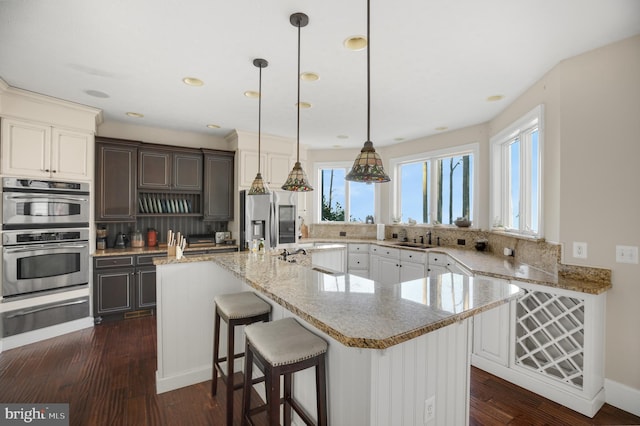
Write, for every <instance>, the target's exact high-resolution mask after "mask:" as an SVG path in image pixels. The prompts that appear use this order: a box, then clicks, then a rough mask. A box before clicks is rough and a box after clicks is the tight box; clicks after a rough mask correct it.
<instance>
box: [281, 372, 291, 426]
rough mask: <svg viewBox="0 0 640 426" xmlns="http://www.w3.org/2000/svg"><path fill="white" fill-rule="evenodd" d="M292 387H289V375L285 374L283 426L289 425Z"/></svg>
mask: <svg viewBox="0 0 640 426" xmlns="http://www.w3.org/2000/svg"><path fill="white" fill-rule="evenodd" d="M292 392H293V390H292V387H291V373H286V374H285V375H284V404H283V405H284V406H283V407H282V408H283V409H284V425H285V426H290V425H291V398H292V397H293V395H292Z"/></svg>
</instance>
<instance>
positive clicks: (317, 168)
mask: <svg viewBox="0 0 640 426" xmlns="http://www.w3.org/2000/svg"><path fill="white" fill-rule="evenodd" d="M352 166H353V161H326V162H321V163H314V164H313V175H314V176H315V180H316V182H317V184H316V191H313V192H314V193H315V194H314V195H315V198H314V201H315V208H314V209H313V223H351V224H357V223H363V222H350V221H349V217H351V196H350V190H351V188H350V186H351V182H349V181H347V180H345V189H344V198H345V201H344V203H345V205H344V217H345V220H344V221H323V220H322V188H321V186H322V170H326V169H345V170H346V172H347V173H349V171H350V170H351V167H352ZM372 185H373V184H372ZM373 187H374V189H373V197H374V199H373V217H374V220H375V222H376V223H377V222H378V221H379V220H380V219H379V216H380V213H379V212H380V188H379V185H373Z"/></svg>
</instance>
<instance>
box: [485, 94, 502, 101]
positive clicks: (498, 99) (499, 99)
mask: <svg viewBox="0 0 640 426" xmlns="http://www.w3.org/2000/svg"><path fill="white" fill-rule="evenodd" d="M503 99H504V95H493V96H489V97H488V98H487V102H497V101H501V100H503Z"/></svg>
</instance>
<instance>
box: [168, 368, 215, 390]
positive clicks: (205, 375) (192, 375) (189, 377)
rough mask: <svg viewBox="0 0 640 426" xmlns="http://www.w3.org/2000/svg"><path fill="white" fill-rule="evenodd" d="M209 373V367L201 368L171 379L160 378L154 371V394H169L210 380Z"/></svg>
mask: <svg viewBox="0 0 640 426" xmlns="http://www.w3.org/2000/svg"><path fill="white" fill-rule="evenodd" d="M211 371H212V370H211V366H202V367H201V368H198V369H195V370H190V371H185V372H183V373H180V374H178V375H175V376H171V377H160V375H159V374H158V371H156V393H164V392H169V391H172V390H175V389H180V388H183V387H185V386H191V385H195V384H196V383H201V382H204V381H207V380H211Z"/></svg>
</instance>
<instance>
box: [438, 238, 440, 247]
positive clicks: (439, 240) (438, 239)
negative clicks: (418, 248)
mask: <svg viewBox="0 0 640 426" xmlns="http://www.w3.org/2000/svg"><path fill="white" fill-rule="evenodd" d="M437 240H438V247H440V237H438V238H437Z"/></svg>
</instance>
